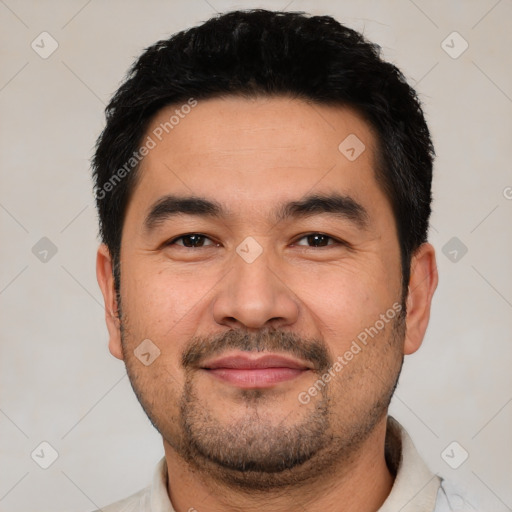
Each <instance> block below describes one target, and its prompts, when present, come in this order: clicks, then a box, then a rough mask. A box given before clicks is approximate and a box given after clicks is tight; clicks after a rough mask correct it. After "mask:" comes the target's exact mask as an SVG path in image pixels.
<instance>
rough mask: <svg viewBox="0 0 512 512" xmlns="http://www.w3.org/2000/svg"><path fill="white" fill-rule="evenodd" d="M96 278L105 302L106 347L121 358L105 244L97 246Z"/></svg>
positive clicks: (108, 260) (119, 329)
mask: <svg viewBox="0 0 512 512" xmlns="http://www.w3.org/2000/svg"><path fill="white" fill-rule="evenodd" d="M96 278H97V280H98V284H99V286H100V289H101V293H102V294H103V300H104V302H105V321H106V323H107V329H108V333H109V344H108V348H109V350H110V353H111V354H112V355H113V356H114V357H116V358H117V359H121V360H123V351H122V345H121V328H120V325H121V324H120V320H119V318H118V307H117V299H116V292H115V286H114V274H113V262H112V257H111V255H110V252H109V250H108V248H107V246H106V245H105V244H101V245H100V246H99V248H98V253H97V256H96Z"/></svg>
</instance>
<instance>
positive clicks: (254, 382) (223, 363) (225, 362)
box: [201, 353, 311, 389]
mask: <svg viewBox="0 0 512 512" xmlns="http://www.w3.org/2000/svg"><path fill="white" fill-rule="evenodd" d="M201 369H202V370H204V371H206V372H208V374H209V375H211V376H212V377H215V378H216V379H219V380H222V381H224V382H226V383H229V384H233V385H235V386H238V387H241V388H246V389H248V388H253V389H254V388H267V387H271V386H274V385H276V384H279V383H281V382H286V381H290V380H292V379H295V378H297V377H299V376H300V375H302V374H304V373H305V372H307V371H309V370H311V367H310V366H309V365H308V364H306V363H304V362H302V361H300V360H297V359H293V358H291V357H287V356H283V355H279V354H264V355H262V354H256V355H255V354H250V353H248V354H240V353H239V354H234V355H227V356H223V357H220V358H217V359H212V360H209V361H206V362H205V363H204V364H203V365H201Z"/></svg>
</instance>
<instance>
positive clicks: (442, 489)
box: [95, 416, 476, 512]
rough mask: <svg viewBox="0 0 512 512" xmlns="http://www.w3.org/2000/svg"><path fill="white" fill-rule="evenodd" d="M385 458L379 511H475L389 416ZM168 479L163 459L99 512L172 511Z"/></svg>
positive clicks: (173, 511)
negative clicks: (390, 479)
mask: <svg viewBox="0 0 512 512" xmlns="http://www.w3.org/2000/svg"><path fill="white" fill-rule="evenodd" d="M386 458H387V462H388V464H389V465H390V466H391V468H392V469H394V471H395V473H396V477H395V481H394V483H393V487H392V489H391V492H390V493H389V495H388V497H387V498H386V501H385V502H384V503H383V504H382V506H381V507H380V508H379V510H378V512H399V511H400V512H452V511H453V512H455V511H457V512H459V511H460V512H467V511H468V512H469V511H475V510H476V509H475V508H474V507H473V506H472V504H470V503H469V501H468V500H467V499H466V498H464V497H462V496H461V495H460V494H459V493H458V491H457V490H456V489H455V488H454V487H453V486H452V485H450V484H449V483H448V482H446V481H445V480H443V479H442V478H440V477H439V476H437V475H435V474H434V473H432V472H431V471H430V470H429V469H428V467H427V466H426V465H425V463H424V462H423V460H422V459H421V457H420V455H419V454H418V452H417V451H416V448H415V447H414V444H413V442H412V440H411V438H410V437H409V435H408V434H407V432H406V431H405V429H404V428H403V427H402V426H401V425H400V424H399V423H398V422H397V421H396V420H395V419H393V418H392V417H391V416H389V417H388V429H387V433H386ZM167 478H168V475H167V464H166V460H165V457H163V458H162V459H161V460H160V461H159V462H158V464H157V466H156V468H155V471H154V474H153V481H152V483H151V485H150V486H148V487H146V488H145V489H142V490H141V491H139V492H137V493H136V494H133V495H132V496H130V497H128V498H125V499H123V500H121V501H117V502H116V503H113V504H111V505H109V506H107V507H103V508H102V512H175V510H174V508H173V506H172V503H171V501H170V499H169V495H168V493H167ZM189 510H191V511H194V510H195V509H194V508H193V507H192V508H191V509H189ZM95 512H100V511H95ZM187 512H188V511H187Z"/></svg>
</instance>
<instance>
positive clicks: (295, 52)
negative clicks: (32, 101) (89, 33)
mask: <svg viewBox="0 0 512 512" xmlns="http://www.w3.org/2000/svg"><path fill="white" fill-rule="evenodd" d="M229 95H238V96H239V95H242V96H245V97H257V96H283V95H284V96H288V97H291V98H298V99H303V100H306V101H310V102H313V103H314V102H316V103H318V104H324V105H339V106H348V107H352V108H353V109H355V110H356V111H357V112H358V113H359V114H360V115H361V116H362V117H363V119H364V120H365V121H366V122H367V123H369V125H370V127H371V128H372V129H373V131H374V132H375V133H376V134H377V155H376V157H377V169H376V179H377V181H378V183H379V185H380V186H381V188H382V190H383V191H384V193H385V194H386V196H387V198H388V199H389V201H390V203H391V206H392V208H393V213H394V216H395V221H396V227H397V232H398V238H399V243H400V252H401V263H402V285H403V291H404V296H405V295H406V294H407V288H408V282H409V278H410V263H411V257H412V255H413V254H414V251H415V250H416V249H417V248H418V247H419V246H420V245H421V244H422V243H424V242H426V241H427V232H428V222H429V217H430V212H431V183H432V165H433V159H434V156H435V152H434V147H433V145H432V141H431V138H430V133H429V130H428V127H427V124H426V121H425V118H424V114H423V111H422V108H421V104H420V101H419V99H418V97H417V94H416V92H415V91H414V89H413V88H412V87H410V86H409V85H408V84H407V81H406V79H405V77H404V75H403V74H402V73H401V71H400V70H399V69H398V68H397V67H396V66H394V65H393V64H391V63H389V62H386V61H384V60H383V59H382V58H381V56H380V47H379V46H378V45H376V44H374V43H371V42H369V41H367V40H366V39H365V38H364V37H363V35H362V34H360V33H359V32H357V31H355V30H352V29H350V28H348V27H346V26H344V25H342V24H340V23H339V22H338V21H336V20H335V19H334V18H332V17H330V16H309V15H308V14H306V13H304V12H279V11H268V10H263V9H251V10H242V11H232V12H228V13H225V14H221V15H219V16H215V17H214V18H212V19H210V20H208V21H206V22H205V23H203V24H201V25H199V26H196V27H193V28H190V29H188V30H184V31H181V32H178V33H176V34H174V35H173V36H172V37H170V38H169V39H166V40H162V41H159V42H157V43H155V44H154V45H152V46H150V47H149V48H147V49H146V50H145V51H144V52H143V54H142V55H141V56H140V58H139V59H138V60H137V61H136V62H135V63H134V64H133V66H132V67H131V69H130V70H129V72H128V74H127V77H126V79H125V81H124V83H123V84H122V85H121V87H120V88H119V89H118V91H117V92H116V93H115V95H114V96H113V98H112V100H111V101H110V103H109V104H108V106H107V107H106V110H105V112H106V120H107V123H106V127H105V129H104V130H103V132H102V133H101V135H100V137H99V138H98V141H97V144H96V151H95V154H94V157H93V161H92V165H93V178H94V186H95V197H96V203H97V208H98V214H99V223H100V236H101V239H102V241H103V242H104V243H105V244H106V245H107V247H108V249H109V251H110V254H111V256H112V259H113V263H114V277H115V286H116V290H117V291H118V292H119V287H120V250H121V236H122V230H123V222H124V217H125V212H126V208H127V205H128V202H129V200H130V198H131V195H132V192H133V190H134V187H135V185H136V182H137V179H138V177H137V171H138V167H139V165H138V158H140V154H139V153H138V149H139V147H140V145H141V144H142V141H143V138H144V136H145V134H146V130H147V127H148V125H149V123H150V121H151V120H152V118H153V117H154V116H155V114H156V113H157V112H158V111H159V110H161V109H162V108H163V107H165V106H168V105H173V104H179V103H184V104H186V103H187V102H189V103H190V101H191V99H193V101H197V100H201V99H209V98H215V97H224V96H229ZM134 155H136V156H137V158H134ZM128 163H129V164H128ZM127 164H128V165H127Z"/></svg>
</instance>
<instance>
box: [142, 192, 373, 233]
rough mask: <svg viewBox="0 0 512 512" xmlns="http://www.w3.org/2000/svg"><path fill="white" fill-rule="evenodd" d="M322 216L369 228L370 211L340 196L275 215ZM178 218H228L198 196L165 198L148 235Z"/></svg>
mask: <svg viewBox="0 0 512 512" xmlns="http://www.w3.org/2000/svg"><path fill="white" fill-rule="evenodd" d="M322 214H330V215H334V216H335V217H337V218H341V219H343V220H349V221H351V222H353V223H354V224H356V225H357V226H358V227H359V228H361V229H367V228H368V224H369V215H368V212H367V210H366V209H365V208H364V207H363V206H362V205H361V204H360V203H358V202H357V201H356V200H355V199H353V198H352V197H350V196H347V195H342V194H338V193H330V194H312V195H308V196H306V197H304V198H303V199H301V200H299V201H290V202H288V203H285V204H282V205H280V206H278V208H277V209H276V210H275V211H274V215H273V218H274V219H275V222H276V223H278V222H281V221H284V220H288V219H290V218H306V217H311V216H314V215H322ZM178 215H194V216H198V217H209V218H213V219H220V218H225V217H227V216H228V213H227V212H226V211H225V210H224V208H223V207H222V205H221V204H220V203H218V202H217V201H212V200H209V199H205V198H202V197H197V196H188V197H183V196H176V195H166V196H163V197H161V198H160V199H158V200H157V201H156V202H155V203H154V204H153V205H152V207H151V209H150V210H149V213H148V214H147V216H146V218H145V220H144V228H145V231H146V232H147V233H149V232H151V231H153V230H154V229H155V228H156V227H157V226H159V225H160V224H162V223H163V222H165V221H167V220H169V219H171V218H173V217H176V216H178Z"/></svg>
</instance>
